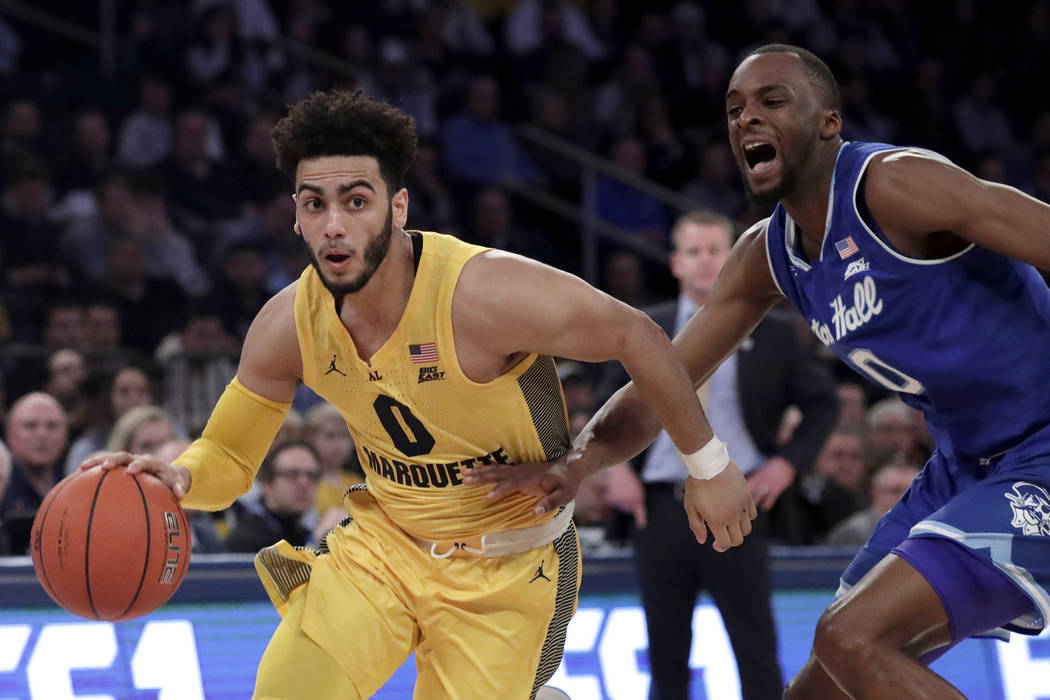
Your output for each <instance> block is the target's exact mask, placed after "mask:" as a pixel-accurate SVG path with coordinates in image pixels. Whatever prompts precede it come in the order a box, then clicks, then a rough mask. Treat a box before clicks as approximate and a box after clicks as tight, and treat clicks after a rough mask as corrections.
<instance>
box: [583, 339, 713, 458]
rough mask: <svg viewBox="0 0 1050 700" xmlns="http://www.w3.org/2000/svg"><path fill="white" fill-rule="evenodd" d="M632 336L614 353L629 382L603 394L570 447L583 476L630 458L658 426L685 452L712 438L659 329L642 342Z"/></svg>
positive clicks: (690, 385)
mask: <svg viewBox="0 0 1050 700" xmlns="http://www.w3.org/2000/svg"><path fill="white" fill-rule="evenodd" d="M657 331H658V329H657ZM638 337H639V336H637V335H635V336H633V338H634V339H635V340H634V342H632V343H628V344H627V345H626V346H625V353H624V354H623V356H622V357H621V358H620V361H621V362H622V363H623V364H624V365H625V367H626V369H627V370H628V372H629V373H631V375H632V377H633V381H632V382H631V383H629V384H627V386H624V387H622V388H621V389H620V390H619V391H617V392H616V393H615V394H613V395H612V397H610V398H609V400H608V401H607V402H606V403H605V405H604V406H602V408H601V409H599V411H598V412H597V413H596V414H595V415H594V417H593V418H592V419H591V421H590V422H589V423H588V424H587V426H586V427H585V428H584V429H583V431H581V433H580V435H579V437H578V438H577V440H576V442H575V444H574V446H573V450H572V453H571V455H570V463H573V464H574V469H576V470H578V471H580V472H581V473H583V474H584V475H587V474H591V473H594V472H596V471H600V470H601V469H604V468H606V467H609V466H611V465H614V464H619V463H620V462H624V461H627V460H629V459H631V458H632V457H634V456H635V455H637V454H638V453H639V452H641V451H642V450H643V449H645V448H646V447H647V446H648V445H649V444H650V443H652V441H653V440H655V439H656V437H657V435H659V434H660V430H661V428H663V429H666V430H667V432H668V435H670V437H671V439H672V441H674V442H675V445H676V446H677V447H678V448H679V449H680V450H682V451H683V452H686V453H689V452H694V451H696V450H697V449H699V448H700V447H702V446H703V445H704V444H706V443H707V442H708V440H710V439H711V437H712V432H711V427H710V425H708V422H707V419H706V417H705V416H704V414H703V410H702V409H701V407H700V401H699V399H698V398H697V396H696V393H695V391H694V389H693V386H694V384H693V381H692V380H691V379H690V377H689V375H688V374H687V373H686V371H685V369H684V368H683V367H682V365H681V364H680V362H679V361H678V358H677V357H676V355H675V352H674V349H673V348H672V346H671V345H670V344H669V343H667V342H666V339H665V338H664V337H663V334H662V333H660V335H659V336H654V337H653V338H652V339H650V340H649V341H648V342H646V341H645V340H644V339H643V340H641V341H639V340H638Z"/></svg>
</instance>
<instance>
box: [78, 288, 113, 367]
mask: <svg viewBox="0 0 1050 700" xmlns="http://www.w3.org/2000/svg"><path fill="white" fill-rule="evenodd" d="M120 341H121V329H120V307H118V306H117V304H116V302H114V301H113V300H112V299H110V298H109V297H107V296H106V295H104V294H97V295H95V296H92V297H91V298H89V299H88V302H87V306H85V307H84V349H85V351H86V352H87V353H88V354H89V356H90V357H91V359H92V362H93V363H94V364H95V365H96V366H101V367H104V368H106V369H115V368H110V367H109V366H108V364H107V362H109V361H112V360H111V359H110V358H111V357H112V358H117V357H118V356H119V355H120V345H121V342H120Z"/></svg>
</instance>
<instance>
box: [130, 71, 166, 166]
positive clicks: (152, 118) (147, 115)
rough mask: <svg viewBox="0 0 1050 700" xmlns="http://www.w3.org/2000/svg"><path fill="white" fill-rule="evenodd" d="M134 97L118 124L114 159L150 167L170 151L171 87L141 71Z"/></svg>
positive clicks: (160, 79)
mask: <svg viewBox="0 0 1050 700" xmlns="http://www.w3.org/2000/svg"><path fill="white" fill-rule="evenodd" d="M138 99H139V101H138V107H137V108H136V109H135V111H133V112H132V113H131V114H130V115H128V117H127V119H125V120H124V123H123V124H122V125H121V127H120V142H119V144H118V146H117V160H119V161H120V162H121V163H122V164H123V165H125V166H127V167H129V168H137V169H144V168H152V167H153V166H155V165H159V164H160V163H161V161H163V160H164V159H165V158H167V157H168V154H169V153H170V152H171V134H172V128H171V116H170V115H169V110H170V109H171V86H170V85H169V83H168V82H167V81H166V80H164V79H163V78H161V77H160V76H157V75H152V74H149V73H146V74H143V75H141V76H140V77H139V98H138Z"/></svg>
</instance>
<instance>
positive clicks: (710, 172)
mask: <svg viewBox="0 0 1050 700" xmlns="http://www.w3.org/2000/svg"><path fill="white" fill-rule="evenodd" d="M697 151H698V152H699V161H700V169H699V172H697V174H696V177H695V178H694V179H692V180H690V181H689V182H687V183H686V184H685V185H684V187H683V189H682V194H683V195H685V196H686V197H688V198H689V199H691V200H693V201H694V202H696V203H697V205H699V206H702V207H706V208H708V209H713V210H715V211H717V212H720V213H722V214H725V215H726V216H730V217H735V216H736V215H737V214H738V213H739V212H740V210H741V208H743V207H744V206H745V202H744V193H743V192H742V191H741V188H740V183H739V181H738V180H739V175H738V174H737V169H736V163H734V162H733V154H732V152H730V150H729V146H728V145H726V144H724V143H721V142H718V143H715V142H712V143H706V144H704V145H703V146H701V147H699V148H698V149H697Z"/></svg>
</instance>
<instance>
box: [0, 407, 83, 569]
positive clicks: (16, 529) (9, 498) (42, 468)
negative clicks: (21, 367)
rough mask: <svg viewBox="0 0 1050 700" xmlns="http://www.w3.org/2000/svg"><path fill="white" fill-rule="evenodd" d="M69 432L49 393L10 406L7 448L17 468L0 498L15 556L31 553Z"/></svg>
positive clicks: (1, 514)
mask: <svg viewBox="0 0 1050 700" xmlns="http://www.w3.org/2000/svg"><path fill="white" fill-rule="evenodd" d="M67 430H68V428H67V423H66V414H65V411H63V410H62V406H61V404H59V403H58V401H56V400H55V398H54V397H52V396H49V395H48V394H45V393H43V392H34V393H31V394H26V395H25V396H23V397H22V398H20V399H18V400H17V401H15V403H14V405H12V406H11V413H10V415H9V416H8V420H7V445H8V449H10V451H11V461H12V463H13V465H14V469H12V471H11V478H10V481H9V482H8V484H7V489H6V490H5V491H4V495H3V498H2V499H0V521H3V523H4V528H5V529H6V530H7V531H8V535H9V537H10V538H11V539H10V542H11V550H12V552H13V553H15V554H27V553H28V549H29V535H30V531H31V529H32V526H33V518H34V517H35V516H36V511H37V508H39V507H40V504H41V502H43V500H44V496H46V495H47V493H48V491H50V490H51V488H52V487H53V486H54V485H55V484H57V483H58V481H59V479H60V478H61V477H62V468H61V460H62V454H63V453H64V452H65V450H66V438H67V435H68V432H67Z"/></svg>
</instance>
